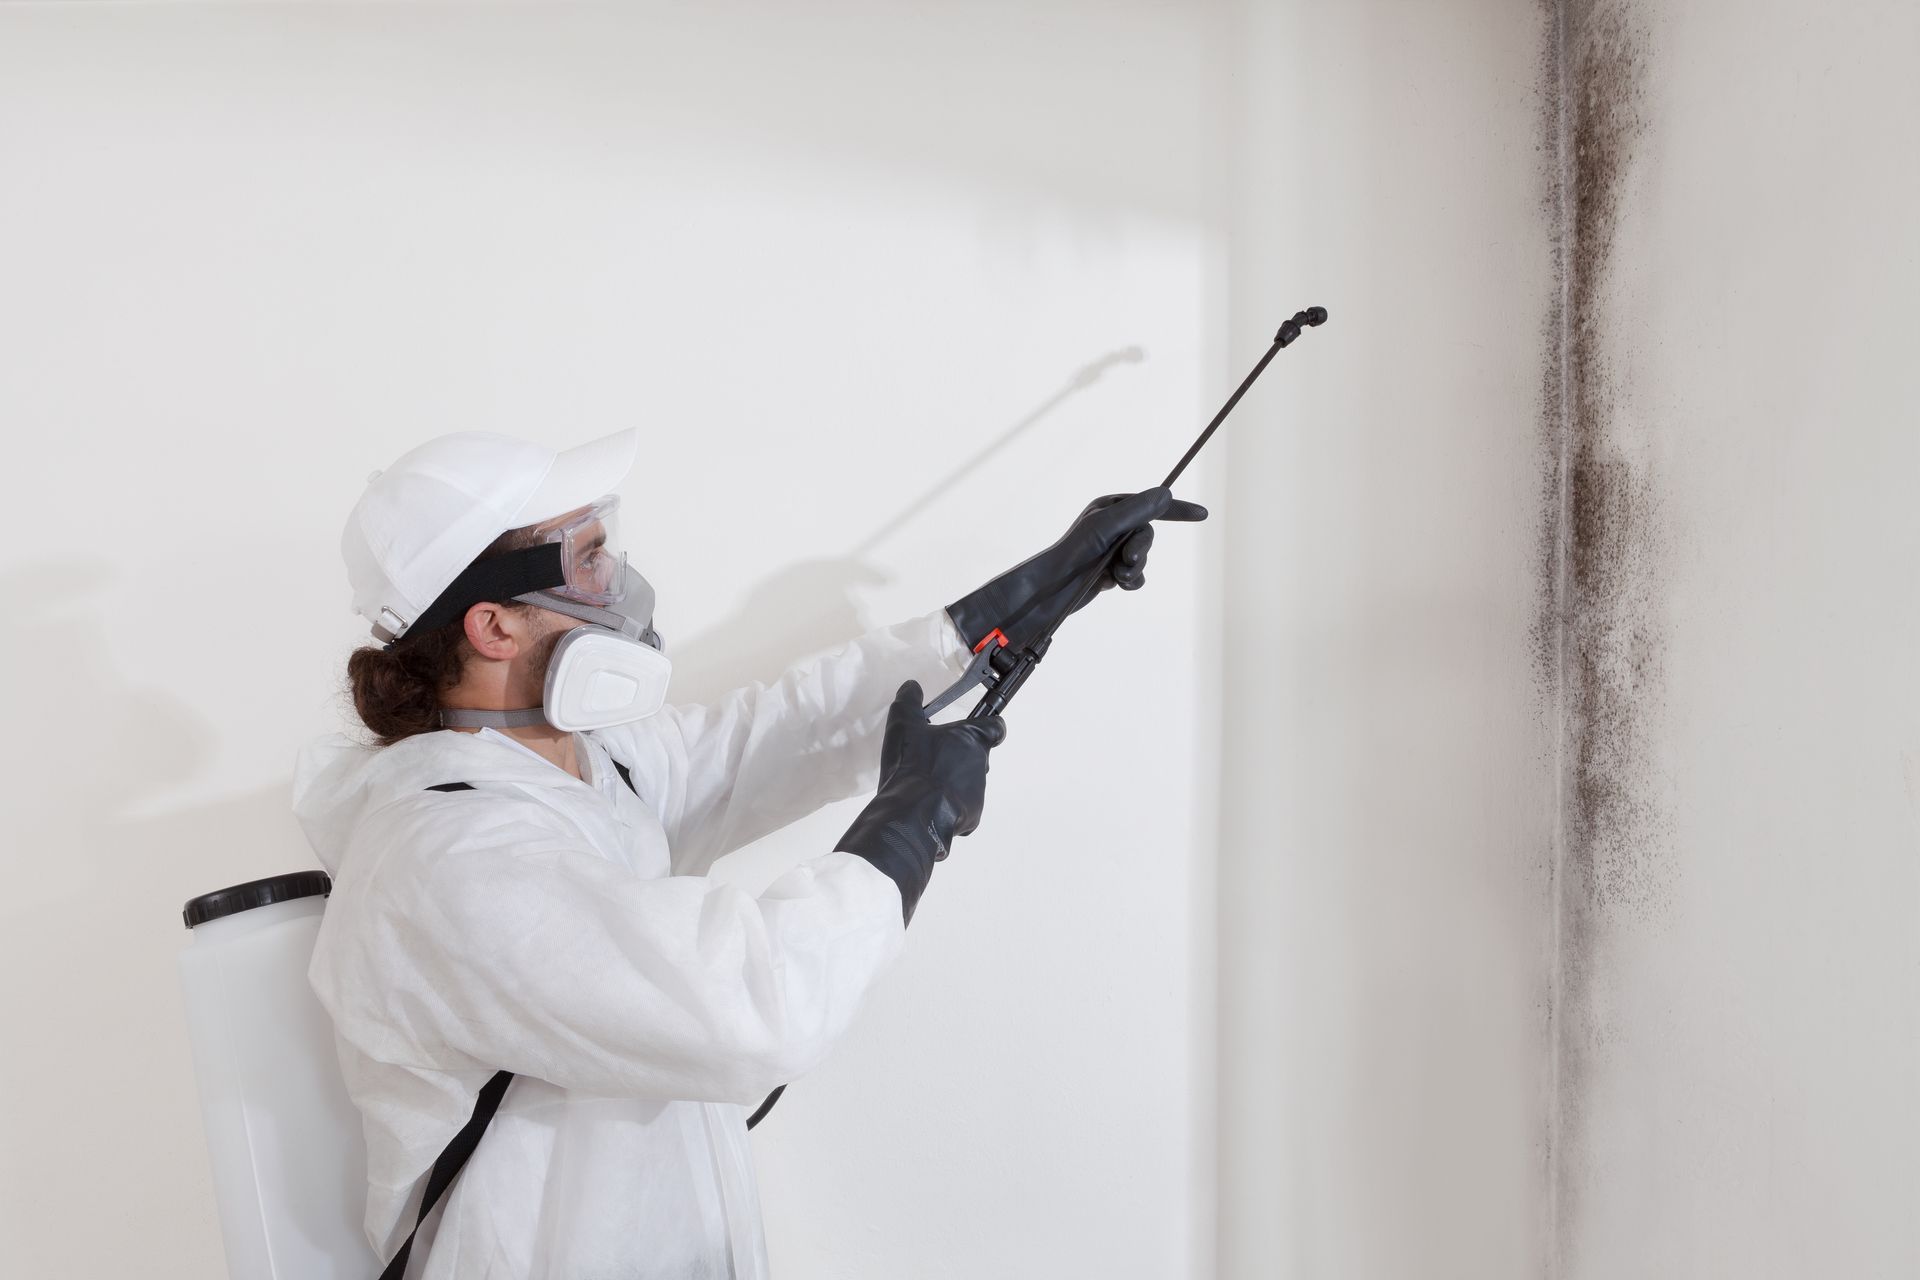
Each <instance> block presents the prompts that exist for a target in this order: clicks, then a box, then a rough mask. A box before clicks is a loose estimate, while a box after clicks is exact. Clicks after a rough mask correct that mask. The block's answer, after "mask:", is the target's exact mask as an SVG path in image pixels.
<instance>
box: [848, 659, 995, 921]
mask: <svg viewBox="0 0 1920 1280" xmlns="http://www.w3.org/2000/svg"><path fill="white" fill-rule="evenodd" d="M924 701H925V699H924V698H923V697H922V696H921V693H920V682H919V681H917V680H909V681H907V682H906V683H905V684H903V685H901V686H900V691H899V692H898V693H897V694H895V695H894V699H893V705H892V706H891V707H889V708H888V709H887V733H886V737H885V738H884V739H883V740H882V741H881V744H880V790H879V791H878V792H876V793H875V794H874V797H873V800H872V802H871V803H869V804H868V805H867V807H866V808H865V809H864V810H862V811H861V814H860V816H859V817H858V818H855V819H854V822H853V825H852V826H851V827H848V828H847V834H845V835H843V836H841V837H840V843H838V844H836V845H834V846H833V847H834V848H835V849H836V850H841V851H844V852H846V853H851V854H857V855H858V856H860V857H862V858H865V859H866V860H867V861H868V862H871V863H872V864H873V865H874V866H876V867H878V868H879V869H880V870H882V871H884V872H886V873H887V875H888V876H890V877H891V878H892V880H893V882H894V883H895V884H897V885H899V886H900V910H901V914H902V917H903V919H904V920H905V921H906V922H908V923H912V921H913V909H914V907H915V906H916V905H917V904H918V903H919V901H920V895H921V894H922V893H924V892H925V891H926V888H927V881H928V880H930V879H932V878H933V864H934V863H936V862H938V861H939V860H940V859H942V858H944V857H946V856H947V849H948V847H949V846H950V845H952V843H953V841H954V838H955V837H956V836H964V835H971V834H972V832H973V829H974V828H975V827H977V826H979V825H980V811H981V809H983V808H984V807H985V806H986V803H987V752H988V751H990V750H992V749H993V748H994V747H997V746H999V745H1000V743H1001V742H1002V741H1003V740H1005V738H1006V736H1007V725H1006V721H1004V720H1002V719H1001V718H1000V717H999V716H985V717H983V718H981V719H979V720H959V721H955V722H954V723H953V724H934V723H932V722H930V721H929V720H928V719H927V715H926V713H925V712H924V711H922V710H921V709H920V705H921V703H922V702H924Z"/></svg>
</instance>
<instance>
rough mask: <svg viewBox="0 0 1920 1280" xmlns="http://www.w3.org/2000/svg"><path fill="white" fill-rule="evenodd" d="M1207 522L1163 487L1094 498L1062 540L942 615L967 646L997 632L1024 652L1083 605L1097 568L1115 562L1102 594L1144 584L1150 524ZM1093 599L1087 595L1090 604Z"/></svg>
mask: <svg viewBox="0 0 1920 1280" xmlns="http://www.w3.org/2000/svg"><path fill="white" fill-rule="evenodd" d="M1206 518H1207V509H1206V508H1205V507H1203V506H1201V505H1200V504H1199V503H1197V502H1182V501H1180V500H1179V499H1178V498H1175V497H1174V496H1173V493H1172V492H1171V491H1170V490H1167V489H1147V490H1145V491H1143V492H1140V493H1113V494H1108V495H1107V496H1106V497H1104V498H1095V499H1094V500H1093V501H1092V502H1091V503H1089V504H1088V505H1087V509H1086V510H1085V511H1082V512H1081V513H1080V518H1079V519H1077V520H1075V521H1074V522H1073V526H1072V527H1071V528H1069V529H1068V530H1067V532H1066V534H1065V536H1063V537H1062V538H1061V539H1060V541H1058V542H1056V543H1054V544H1053V545H1052V546H1050V547H1048V548H1047V549H1046V550H1045V551H1042V552H1041V553H1040V554H1039V555H1037V556H1034V557H1033V558H1032V559H1030V560H1023V561H1021V562H1020V563H1019V564H1017V565H1015V566H1014V567H1013V568H1011V569H1009V570H1007V571H1006V572H1005V573H1003V574H1001V575H1000V576H999V577H997V578H995V579H994V580H993V581H991V582H989V583H987V584H986V585H985V586H983V587H981V588H980V589H978V590H977V591H974V592H972V593H971V594H969V595H966V596H962V597H961V598H960V599H958V600H956V601H954V602H953V603H952V604H950V605H948V606H947V616H948V617H950V618H952V619H953V625H954V626H955V627H957V628H959V631H960V635H961V637H962V638H963V639H965V640H966V642H967V644H968V645H969V646H975V645H978V644H979V643H980V642H981V641H982V640H984V639H986V638H987V635H988V634H989V633H990V632H992V631H993V630H994V629H995V628H998V629H999V631H1000V634H1001V635H1003V636H1005V637H1006V638H1007V644H1008V645H1009V646H1010V647H1012V648H1014V649H1021V648H1024V647H1025V646H1026V645H1027V644H1029V643H1030V642H1031V641H1033V640H1035V639H1037V638H1038V637H1039V636H1040V635H1041V634H1042V633H1044V632H1045V631H1046V630H1047V628H1048V627H1049V626H1050V625H1052V624H1053V623H1054V622H1055V621H1057V620H1058V619H1059V618H1062V617H1064V616H1065V615H1066V614H1067V613H1069V612H1070V611H1071V610H1072V609H1073V608H1076V607H1079V606H1080V605H1084V604H1085V603H1086V600H1080V601H1078V602H1077V603H1076V599H1075V596H1076V593H1077V592H1079V590H1080V589H1081V580H1082V579H1083V578H1085V577H1086V576H1087V575H1088V574H1090V573H1092V572H1093V567H1094V565H1096V564H1098V563H1100V562H1102V561H1105V560H1111V561H1112V563H1111V564H1110V565H1108V567H1107V570H1106V572H1105V573H1103V574H1102V575H1101V577H1100V590H1101V591H1105V590H1107V589H1108V588H1109V587H1116V586H1117V587H1119V588H1121V589H1122V590H1124V591H1134V590H1138V589H1139V588H1140V587H1142V586H1144V585H1145V584H1146V581H1147V551H1148V549H1149V548H1150V547H1152V546H1153V522H1154V521H1155V520H1188V521H1192V520H1205V519H1206ZM1116 549H1117V550H1118V552H1119V554H1118V555H1117V556H1116V555H1115V554H1114V552H1115V551H1116ZM1095 594H1098V593H1095ZM1092 598H1093V596H1092V595H1089V596H1088V597H1087V600H1091V599H1092Z"/></svg>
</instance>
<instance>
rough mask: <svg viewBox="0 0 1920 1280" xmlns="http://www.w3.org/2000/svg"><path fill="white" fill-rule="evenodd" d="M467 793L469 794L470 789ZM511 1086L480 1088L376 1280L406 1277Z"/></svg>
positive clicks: (509, 1075) (499, 1079)
mask: <svg viewBox="0 0 1920 1280" xmlns="http://www.w3.org/2000/svg"><path fill="white" fill-rule="evenodd" d="M465 786H466V784H465V783H463V782H462V783H455V784H454V785H453V786H452V787H449V788H440V787H435V788H434V790H436V791H439V790H443V789H444V790H458V789H460V788H461V787H465ZM467 789H468V790H472V788H471V787H468V788H467ZM512 1083H513V1072H511V1071H500V1072H496V1073H495V1074H494V1077H493V1079H491V1080H489V1081H487V1082H486V1084H484V1085H482V1086H481V1088H480V1096H479V1097H478V1098H475V1099H474V1101H473V1115H472V1116H470V1117H469V1118H468V1120H467V1122H466V1124H464V1125H462V1126H461V1129H460V1132H458V1133H456V1134H454V1135H453V1141H451V1142H449V1143H448V1144H447V1149H446V1150H445V1151H442V1152H441V1153H440V1158H439V1159H438V1160H435V1161H434V1162H433V1172H432V1173H430V1174H428V1175H427V1190H426V1193H425V1194H424V1195H422V1196H421V1197H420V1216H419V1217H418V1218H415V1219H414V1221H413V1230H412V1231H409V1232H407V1238H406V1241H405V1242H404V1243H402V1244H401V1246H400V1252H398V1253H396V1254H394V1255H393V1261H392V1262H389V1263H388V1264H387V1269H386V1270H385V1271H382V1272H381V1273H380V1280H401V1277H402V1276H404V1275H406V1274H407V1259H408V1258H409V1257H410V1256H412V1254H413V1238H414V1236H416V1235H418V1234H419V1232H420V1224H421V1223H423V1222H425V1221H426V1220H427V1215H428V1214H429V1213H432V1212H433V1206H434V1205H435V1204H437V1203H439V1201H440V1197H441V1196H443V1195H445V1194H446V1190H447V1187H448V1186H449V1185H451V1184H452V1182H453V1179H454V1175H455V1174H457V1173H459V1172H460V1170H461V1169H462V1168H463V1167H465V1165H466V1163H467V1157H469V1156H471V1155H472V1154H473V1149H474V1148H475V1147H477V1146H479V1145H480V1135H481V1134H483V1133H485V1132H486V1131H487V1124H488V1122H489V1121H491V1120H492V1119H493V1113H494V1112H496V1111H498V1110H499V1109H500V1099H501V1098H502V1097H503V1096H505V1094H506V1092H507V1086H508V1085H509V1084H512Z"/></svg>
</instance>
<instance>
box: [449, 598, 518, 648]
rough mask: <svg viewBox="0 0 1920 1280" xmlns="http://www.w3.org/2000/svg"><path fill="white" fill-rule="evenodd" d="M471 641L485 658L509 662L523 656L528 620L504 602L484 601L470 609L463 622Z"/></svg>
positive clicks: (468, 638)
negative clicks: (521, 652)
mask: <svg viewBox="0 0 1920 1280" xmlns="http://www.w3.org/2000/svg"><path fill="white" fill-rule="evenodd" d="M463 625H464V626H465V628H466V634H467V643H468V644H470V645H472V646H473V651H474V652H475V653H477V654H479V655H480V656H481V657H483V658H492V659H494V660H495V661H499V662H506V661H508V660H510V659H513V658H516V657H518V656H520V651H521V647H522V646H523V645H524V644H525V643H526V623H525V622H524V621H523V620H522V619H521V618H520V616H519V615H518V614H516V613H514V611H513V610H511V609H509V608H507V607H506V606H505V605H502V604H494V603H492V602H489V601H482V602H481V603H480V604H476V605H474V606H473V607H472V608H471V609H468V610H467V616H466V619H465V622H464V624H463Z"/></svg>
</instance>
